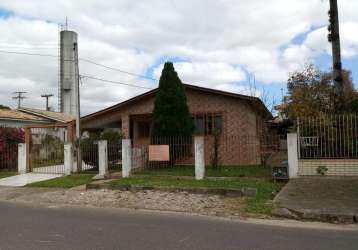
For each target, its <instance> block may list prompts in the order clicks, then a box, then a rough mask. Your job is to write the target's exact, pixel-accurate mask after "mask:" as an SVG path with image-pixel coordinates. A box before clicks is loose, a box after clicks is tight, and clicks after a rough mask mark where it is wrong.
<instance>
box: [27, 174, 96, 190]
mask: <svg viewBox="0 0 358 250" xmlns="http://www.w3.org/2000/svg"><path fill="white" fill-rule="evenodd" d="M93 176H95V175H94V174H83V173H80V174H74V175H69V176H64V177H59V178H55V179H51V180H47V181H40V182H34V183H31V184H28V185H27V187H49V188H72V187H76V186H80V185H84V184H87V183H90V182H91V181H92V178H93Z"/></svg>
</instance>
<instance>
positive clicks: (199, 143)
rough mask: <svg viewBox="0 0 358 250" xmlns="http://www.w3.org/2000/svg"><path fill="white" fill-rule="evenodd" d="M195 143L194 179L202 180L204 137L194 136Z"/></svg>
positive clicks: (203, 175) (203, 170)
mask: <svg viewBox="0 0 358 250" xmlns="http://www.w3.org/2000/svg"><path fill="white" fill-rule="evenodd" d="M194 144H195V179H196V180H202V179H204V177H205V150H204V137H203V136H196V137H195V138H194Z"/></svg>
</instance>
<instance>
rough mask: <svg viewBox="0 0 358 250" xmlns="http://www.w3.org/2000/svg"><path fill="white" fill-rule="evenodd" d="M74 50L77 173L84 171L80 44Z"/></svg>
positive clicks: (75, 44)
mask: <svg viewBox="0 0 358 250" xmlns="http://www.w3.org/2000/svg"><path fill="white" fill-rule="evenodd" d="M73 50H74V52H75V53H74V54H75V70H76V72H75V76H76V84H75V94H76V99H77V100H76V101H77V103H76V104H77V112H76V142H77V143H76V147H77V171H81V169H82V156H81V127H80V122H81V121H80V118H81V110H80V104H81V102H80V74H79V66H78V44H77V42H75V43H74V44H73Z"/></svg>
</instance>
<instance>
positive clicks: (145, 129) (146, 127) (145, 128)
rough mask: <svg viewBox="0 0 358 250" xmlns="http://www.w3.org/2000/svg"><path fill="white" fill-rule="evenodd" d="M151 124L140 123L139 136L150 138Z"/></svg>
mask: <svg viewBox="0 0 358 250" xmlns="http://www.w3.org/2000/svg"><path fill="white" fill-rule="evenodd" d="M149 134H150V124H149V123H148V122H138V136H139V137H149Z"/></svg>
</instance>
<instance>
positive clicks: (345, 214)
mask: <svg viewBox="0 0 358 250" xmlns="http://www.w3.org/2000/svg"><path fill="white" fill-rule="evenodd" d="M274 203H275V206H276V207H277V208H276V209H275V213H276V214H277V215H283V216H288V217H298V218H302V219H314V220H322V221H330V222H345V223H357V219H358V177H305V178H298V179H294V180H290V182H289V183H288V184H287V185H286V186H285V187H284V188H283V189H282V190H281V192H280V193H279V194H278V195H277V196H276V198H275V200H274Z"/></svg>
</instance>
